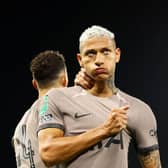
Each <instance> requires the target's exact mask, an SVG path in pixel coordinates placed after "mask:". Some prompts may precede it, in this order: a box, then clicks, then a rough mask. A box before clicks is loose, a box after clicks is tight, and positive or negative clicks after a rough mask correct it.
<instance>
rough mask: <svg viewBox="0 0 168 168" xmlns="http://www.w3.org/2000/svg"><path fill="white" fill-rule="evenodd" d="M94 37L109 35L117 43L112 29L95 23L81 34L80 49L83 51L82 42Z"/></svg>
mask: <svg viewBox="0 0 168 168" xmlns="http://www.w3.org/2000/svg"><path fill="white" fill-rule="evenodd" d="M93 37H107V38H109V39H110V40H112V41H113V42H114V45H115V35H114V33H113V32H111V31H110V30H108V29H106V28H104V27H102V26H98V25H93V26H91V27H88V28H87V29H85V30H84V31H83V33H82V34H81V36H80V37H79V50H80V51H81V48H82V44H83V43H84V42H85V41H86V40H88V39H90V38H93Z"/></svg>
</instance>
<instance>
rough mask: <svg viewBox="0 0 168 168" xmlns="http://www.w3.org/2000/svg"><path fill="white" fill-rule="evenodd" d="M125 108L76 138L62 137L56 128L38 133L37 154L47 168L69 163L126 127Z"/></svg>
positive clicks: (61, 132) (117, 110) (62, 134)
mask: <svg viewBox="0 0 168 168" xmlns="http://www.w3.org/2000/svg"><path fill="white" fill-rule="evenodd" d="M127 109H128V107H127V106H125V107H122V108H119V109H115V110H113V113H111V114H110V115H109V117H108V119H107V120H106V121H105V122H104V123H103V124H102V125H100V126H98V127H96V128H93V129H90V130H88V131H86V132H84V133H81V134H79V135H76V136H64V132H63V131H62V130H61V129H58V128H45V129H42V130H40V131H39V133H38V141H39V153H40V156H41V158H42V160H43V162H44V163H45V164H46V165H47V166H53V165H55V164H58V163H61V162H64V161H69V160H71V159H73V158H75V157H76V156H78V155H79V154H81V153H82V152H84V151H85V150H87V149H88V148H89V147H91V146H92V145H95V144H96V143H98V142H99V141H101V140H103V139H105V138H107V137H110V136H113V135H115V134H117V133H118V132H120V131H121V130H122V129H124V128H125V127H126V124H127V117H126V110H127Z"/></svg>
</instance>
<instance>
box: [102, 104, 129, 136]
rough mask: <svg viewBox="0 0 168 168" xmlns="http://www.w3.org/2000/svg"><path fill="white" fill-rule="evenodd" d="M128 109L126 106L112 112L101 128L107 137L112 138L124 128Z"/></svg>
mask: <svg viewBox="0 0 168 168" xmlns="http://www.w3.org/2000/svg"><path fill="white" fill-rule="evenodd" d="M128 109H129V106H128V105H126V106H122V107H120V108H115V109H113V110H112V112H111V113H110V115H109V117H108V119H107V120H106V122H105V123H104V124H103V127H104V129H106V131H107V134H108V136H113V135H115V134H117V133H119V132H120V131H121V130H122V129H125V128H126V126H127V110H128Z"/></svg>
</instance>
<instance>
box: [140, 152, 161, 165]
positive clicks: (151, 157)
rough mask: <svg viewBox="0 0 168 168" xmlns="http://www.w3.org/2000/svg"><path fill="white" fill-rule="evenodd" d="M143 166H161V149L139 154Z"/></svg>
mask: <svg viewBox="0 0 168 168" xmlns="http://www.w3.org/2000/svg"><path fill="white" fill-rule="evenodd" d="M139 160H140V163H141V166H142V168H161V167H162V166H161V162H160V154H159V150H154V151H151V152H146V153H144V154H141V155H139Z"/></svg>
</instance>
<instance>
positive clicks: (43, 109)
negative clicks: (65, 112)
mask: <svg viewBox="0 0 168 168" xmlns="http://www.w3.org/2000/svg"><path fill="white" fill-rule="evenodd" d="M57 99H59V97H57V96H56V95H55V96H54V95H53V94H50V93H49V94H47V95H45V96H44V97H42V98H41V100H40V103H39V108H38V111H39V124H38V129H37V132H39V131H40V130H41V129H45V128H59V129H62V130H63V131H64V122H63V116H62V113H61V112H60V111H59V109H58V107H57V105H56V100H57Z"/></svg>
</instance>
